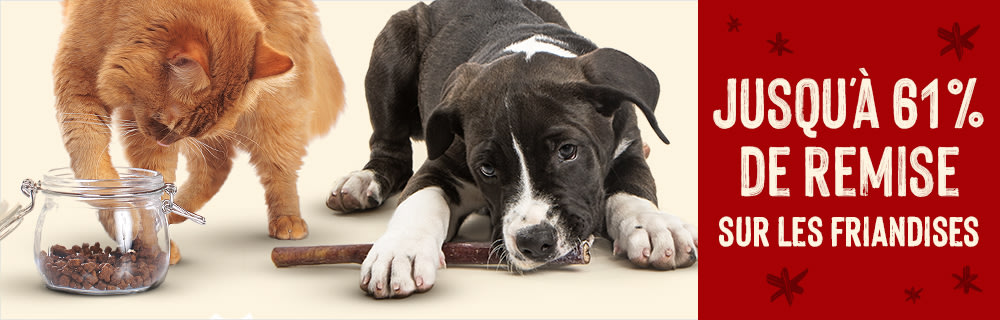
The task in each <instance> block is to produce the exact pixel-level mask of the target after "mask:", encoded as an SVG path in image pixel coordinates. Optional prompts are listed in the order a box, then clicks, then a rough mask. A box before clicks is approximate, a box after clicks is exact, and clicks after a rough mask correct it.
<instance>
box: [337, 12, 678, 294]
mask: <svg viewBox="0 0 1000 320" xmlns="http://www.w3.org/2000/svg"><path fill="white" fill-rule="evenodd" d="M365 89H366V95H367V99H368V108H369V112H370V117H371V122H372V127H373V129H374V132H373V134H372V136H371V140H370V144H371V158H370V160H369V162H368V164H367V165H366V166H365V167H364V169H363V170H361V171H357V172H354V173H351V174H349V175H348V176H346V177H343V178H341V179H339V180H338V181H337V182H336V183H335V186H334V189H333V191H332V192H331V195H330V197H329V200H328V201H327V206H329V207H330V208H332V209H334V210H337V211H341V212H349V211H355V210H361V209H369V208H374V207H377V206H379V205H381V204H382V202H383V201H384V200H385V198H386V197H388V196H390V195H392V194H394V193H396V192H400V191H402V196H401V198H400V199H401V202H400V203H399V206H398V208H397V209H396V211H395V213H394V215H393V216H392V219H391V220H390V221H389V225H388V228H387V230H386V233H385V235H383V236H382V237H381V238H379V239H378V240H377V241H376V242H375V244H374V246H373V247H372V250H371V252H369V254H368V257H367V259H365V261H364V263H363V264H362V266H361V287H362V289H363V290H365V291H367V292H368V293H369V294H371V295H373V296H374V297H376V298H385V297H402V296H407V295H409V294H411V293H413V292H415V291H416V292H423V291H426V290H429V289H430V288H431V287H432V286H433V285H434V280H435V273H436V270H437V269H438V268H439V267H442V266H444V256H443V254H442V252H441V246H442V244H443V243H444V242H445V241H446V240H447V239H450V238H451V237H452V236H454V234H455V232H456V230H457V228H458V224H459V223H460V222H461V221H462V220H463V219H464V218H465V217H466V216H467V215H468V214H470V213H472V212H477V211H478V212H487V213H488V214H489V216H490V220H491V222H492V224H493V230H494V231H493V237H494V239H501V240H503V241H502V245H503V247H504V249H505V250H506V259H507V260H508V261H507V262H508V263H510V264H511V266H513V267H514V268H516V269H518V270H531V269H534V268H537V267H539V266H542V265H544V264H545V263H547V262H549V261H551V260H553V259H556V258H558V257H560V256H562V255H564V254H566V253H567V252H568V251H569V250H570V249H571V248H573V247H575V246H577V245H578V244H579V242H580V241H586V240H587V239H589V238H591V237H592V236H593V235H599V236H604V237H607V238H610V239H613V240H614V241H615V242H614V246H615V252H616V253H618V254H624V255H627V256H628V258H629V259H630V260H631V261H633V262H634V263H635V264H637V265H639V266H650V267H653V268H657V269H674V268H680V267H687V266H690V265H692V264H694V263H695V261H696V260H697V258H696V256H697V253H696V252H697V231H696V229H695V228H693V227H692V226H690V225H688V224H686V223H684V222H683V221H681V220H680V219H679V218H677V217H676V216H673V215H670V214H666V213H663V212H660V211H659V210H658V209H657V207H656V186H655V184H654V182H653V178H652V176H651V174H650V171H649V167H648V166H647V164H646V161H645V158H644V157H643V152H642V141H641V139H640V135H639V129H638V126H637V122H636V121H637V116H636V112H635V108H633V107H632V106H633V105H635V106H636V107H638V109H639V110H641V111H642V112H643V114H645V116H646V118H647V119H648V121H649V122H650V124H651V125H652V127H653V128H654V129H655V130H656V133H657V134H658V135H659V137H660V139H662V140H663V141H664V142H666V141H667V139H666V137H665V136H664V135H663V133H662V132H660V130H659V128H658V127H657V124H656V120H655V118H653V108H654V107H655V105H656V102H657V99H658V97H659V83H658V82H657V79H656V75H655V74H653V72H652V71H650V70H649V69H648V68H647V67H646V66H644V65H643V64H641V63H639V62H637V61H635V60H634V59H633V58H631V57H630V56H628V55H626V54H625V53H622V52H620V51H617V50H614V49H608V48H598V47H597V46H596V45H595V44H593V43H592V42H590V41H589V40H587V39H586V38H584V37H582V36H580V35H577V34H576V33H574V32H573V31H571V30H570V29H569V26H568V25H567V23H566V21H565V20H563V18H562V16H561V15H560V13H559V12H558V11H557V10H556V9H555V8H554V7H552V6H551V5H549V4H548V3H546V2H542V1H533V0H438V1H435V2H433V3H432V4H430V5H426V4H424V3H418V4H416V5H414V6H413V7H411V8H410V9H409V10H406V11H401V12H399V13H397V14H395V15H394V16H393V17H392V18H391V19H390V20H389V22H388V23H387V24H386V26H385V28H384V29H383V30H382V32H381V33H380V34H379V36H378V38H377V39H376V40H375V46H374V50H373V52H372V58H371V64H370V66H369V69H368V75H367V78H366V79H365ZM410 138H413V139H425V140H426V143H427V154H428V160H427V162H425V163H424V164H423V166H422V167H421V168H420V169H419V170H418V171H417V172H416V174H413V171H412V169H411V168H412V167H413V166H412V163H413V162H412V161H413V160H412V149H411V146H410Z"/></svg>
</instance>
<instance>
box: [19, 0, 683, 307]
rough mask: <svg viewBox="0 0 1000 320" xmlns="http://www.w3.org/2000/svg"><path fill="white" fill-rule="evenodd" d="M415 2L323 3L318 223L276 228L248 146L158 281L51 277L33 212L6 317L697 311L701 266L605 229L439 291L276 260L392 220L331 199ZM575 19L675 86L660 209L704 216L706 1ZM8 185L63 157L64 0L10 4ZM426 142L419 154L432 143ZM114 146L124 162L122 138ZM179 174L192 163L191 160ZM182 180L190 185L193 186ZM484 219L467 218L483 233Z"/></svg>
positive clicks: (174, 231)
mask: <svg viewBox="0 0 1000 320" xmlns="http://www.w3.org/2000/svg"><path fill="white" fill-rule="evenodd" d="M413 3H414V2H411V1H398V2H397V1H370V2H366V1H355V2H348V1H323V2H318V6H319V8H320V12H319V14H320V18H321V21H322V22H323V33H324V35H325V36H326V39H327V41H328V43H329V45H330V47H331V49H332V51H333V55H334V58H335V59H336V61H337V63H338V64H339V65H340V67H341V70H342V72H343V76H344V79H345V81H346V83H347V98H348V109H347V111H346V112H345V113H344V114H343V115H342V117H341V118H340V120H339V122H338V123H337V127H336V128H335V129H334V130H333V131H332V132H331V134H329V135H327V136H326V137H324V138H321V139H317V140H314V141H313V142H312V144H311V145H310V146H309V152H310V154H309V156H307V158H306V159H305V163H306V164H305V166H304V167H303V168H302V170H301V171H300V176H301V178H300V179H299V191H300V194H301V201H302V215H303V217H304V218H305V219H306V221H307V222H309V226H310V231H311V234H310V236H309V238H307V239H305V240H302V241H279V240H274V239H271V238H268V237H267V235H266V221H265V205H264V199H263V189H262V188H261V187H260V185H259V183H258V180H257V177H256V175H255V173H254V171H253V169H252V168H251V167H250V166H249V165H248V164H247V156H246V155H245V154H242V155H240V156H239V157H238V158H237V159H236V166H235V168H234V169H233V172H232V174H231V175H230V178H229V181H228V182H227V183H226V185H225V186H223V188H222V190H221V192H219V194H218V195H216V196H215V198H214V199H213V200H212V201H210V202H209V203H208V205H207V206H205V208H204V209H202V210H201V211H200V213H201V214H203V215H205V216H206V217H207V218H208V222H209V223H208V225H205V226H198V225H194V224H192V223H190V222H189V223H184V224H180V225H175V226H172V227H171V229H170V232H171V237H172V238H173V239H175V240H176V241H177V243H178V246H179V247H180V248H181V250H182V253H183V256H184V260H183V261H182V263H181V264H179V265H177V266H174V267H172V268H171V269H170V271H169V274H168V275H167V279H166V282H164V284H163V285H162V286H161V287H159V288H157V289H155V290H153V291H150V292H147V293H142V294H137V295H131V296H117V297H84V296H77V295H69V294H62V293H57V292H54V291H50V290H47V289H45V287H44V285H43V283H42V280H41V278H40V276H39V275H38V273H37V271H36V269H35V265H34V262H33V261H32V241H33V232H32V231H33V229H34V228H35V224H36V219H37V217H38V214H37V212H35V213H32V215H30V216H29V217H28V219H26V221H25V222H24V224H22V225H21V227H20V229H18V230H17V231H16V232H14V233H13V234H12V235H11V236H10V237H8V238H7V239H5V240H3V242H2V243H0V318H4V319H7V318H34V317H41V318H119V317H120V318H209V317H213V316H216V317H223V318H229V319H233V318H243V317H246V316H248V315H250V316H252V317H254V318H395V317H406V318H483V317H488V318H525V317H526V318H546V317H557V318H677V317H679V318H694V317H697V305H698V300H697V298H698V287H697V282H698V281H697V279H698V268H697V266H695V267H693V268H690V269H685V270H678V271H672V272H657V271H649V270H641V269H636V268H633V267H631V266H630V264H629V263H628V262H627V261H625V260H623V259H617V258H613V257H611V256H610V253H609V252H610V244H609V242H607V241H599V242H598V243H597V245H596V248H595V250H594V255H595V258H594V260H593V261H592V263H591V264H590V265H587V266H575V267H566V268H561V269H550V270H545V271H541V272H532V273H528V274H523V275H519V274H516V273H509V272H507V271H506V270H500V271H496V270H494V269H483V268H468V267H466V268H457V267H456V268H449V269H445V270H441V271H439V273H438V274H439V275H438V284H437V286H436V287H435V288H434V289H433V290H431V291H430V292H429V293H425V294H419V295H416V296H413V297H411V298H407V299H403V300H389V301H375V300H373V299H371V298H369V297H367V296H365V295H364V293H363V292H362V291H361V290H359V289H358V285H357V283H358V277H359V274H358V273H359V267H358V266H357V265H342V266H320V267H299V268H289V269H276V268H275V267H274V266H273V265H272V264H271V262H270V259H269V254H270V250H271V248H272V247H275V246H296V245H319V244H347V243H367V242H371V241H374V240H375V239H376V238H377V237H378V236H379V235H381V233H382V232H383V230H384V228H385V223H386V221H387V220H388V218H389V217H390V215H391V212H392V209H393V208H394V207H395V199H392V200H391V201H389V202H388V203H387V205H385V206H383V207H382V208H381V209H379V210H376V211H373V212H366V213H359V214H352V215H337V214H333V213H332V212H331V211H330V210H329V209H327V208H326V207H325V205H324V201H325V199H326V196H327V193H328V192H329V188H330V184H331V183H332V181H333V179H335V178H336V177H338V176H340V175H342V174H345V173H348V172H350V171H352V170H357V169H359V168H361V166H362V165H363V164H364V163H365V160H366V159H367V158H368V146H367V141H368V136H369V134H370V133H371V128H370V126H369V124H368V114H367V112H368V110H367V107H366V104H365V101H364V94H363V84H362V83H363V79H364V73H365V71H366V70H367V67H368V66H367V63H368V57H369V54H370V53H371V46H372V41H373V40H374V38H375V35H376V34H377V33H378V31H379V30H381V28H382V26H383V25H384V23H385V21H386V20H387V19H388V18H389V16H391V15H392V14H393V13H395V12H397V11H399V10H403V9H406V8H408V7H409V6H410V5H412V4H413ZM555 5H556V6H557V7H558V8H559V9H560V10H561V11H562V13H563V15H564V16H565V18H566V19H567V20H568V21H569V23H570V26H571V27H573V28H574V29H575V30H576V31H577V32H579V33H581V34H583V35H585V36H587V37H589V38H590V39H591V40H593V41H595V42H596V43H597V44H599V45H601V46H605V47H614V48H617V49H620V50H623V51H625V52H627V53H629V54H631V55H632V56H633V57H635V58H636V59H638V60H639V61H642V62H644V63H645V64H647V65H648V66H649V67H650V68H651V69H653V71H655V72H656V73H657V75H658V76H659V78H660V84H661V86H662V88H663V90H662V94H661V97H660V101H659V108H658V110H657V112H656V114H657V116H658V118H659V120H660V122H661V125H662V127H663V129H664V131H665V132H666V133H667V136H668V137H670V139H671V142H673V143H672V144H671V145H669V146H667V145H663V144H660V143H656V142H657V140H656V139H655V136H654V135H652V132H651V130H649V128H648V126H647V125H645V124H644V123H643V124H641V127H642V129H643V132H644V136H645V137H646V140H647V141H649V142H652V155H651V157H650V158H649V161H650V162H651V166H652V168H653V172H654V175H655V177H656V179H657V181H658V182H659V197H660V205H661V208H662V209H664V210H666V211H668V212H671V213H674V214H676V215H679V216H681V217H682V218H683V219H684V220H686V221H688V222H690V223H692V224H695V225H697V223H698V216H697V212H698V207H697V199H698V197H697V187H698V182H697V170H698V168H697V123H696V103H697V84H696V83H697V76H698V75H697V65H698V63H697V62H698V61H697V3H696V2H694V1H664V2H655V1H637V2H624V1H623V2H619V1H607V2H591V1H557V2H555ZM0 6H2V7H0V13H2V17H0V23H2V25H0V31H2V35H0V40H2V43H0V48H2V53H0V59H2V60H0V64H2V65H0V71H2V77H0V85H2V88H0V107H2V109H0V122H2V123H0V139H2V141H0V147H2V149H0V156H2V157H0V195H2V197H3V199H5V200H8V201H18V202H22V203H24V202H25V198H24V197H23V196H21V195H20V193H19V192H18V186H20V181H21V180H22V179H24V178H33V179H38V178H41V176H42V174H43V173H44V172H45V171H47V170H49V169H51V168H56V167H62V166H66V165H67V164H68V156H67V155H66V152H65V150H64V149H63V146H62V141H61V139H60V135H59V132H58V129H57V126H56V123H55V117H54V114H55V112H54V108H53V107H52V106H53V104H54V98H53V95H52V77H51V70H52V67H51V65H52V61H53V57H54V52H55V48H56V44H57V39H58V36H59V33H60V31H61V29H62V23H61V13H60V5H59V3H57V2H55V1H44V2H15V1H3V2H2V3H0ZM423 148H424V147H423V145H422V144H419V145H417V146H415V148H414V149H415V150H416V152H417V154H416V155H415V156H416V159H417V161H416V163H417V164H419V163H420V162H421V159H423V158H424V157H425V156H424V149H423ZM111 152H112V153H111V154H112V158H113V159H114V161H115V163H116V164H117V165H122V166H124V165H127V163H125V162H124V158H123V156H121V148H120V146H119V145H118V144H117V142H115V143H114V144H113V145H112V146H111ZM178 173H179V178H180V179H181V180H180V181H183V180H182V179H184V178H185V177H186V173H185V172H184V168H183V166H182V167H181V169H180V170H179V172H178ZM181 187H182V188H183V186H181ZM486 229H487V226H486V222H485V221H484V220H483V219H478V220H472V221H470V222H468V223H467V226H466V228H465V229H463V231H462V235H463V236H464V237H466V238H470V239H484V238H485V235H484V234H483V232H484V230H486Z"/></svg>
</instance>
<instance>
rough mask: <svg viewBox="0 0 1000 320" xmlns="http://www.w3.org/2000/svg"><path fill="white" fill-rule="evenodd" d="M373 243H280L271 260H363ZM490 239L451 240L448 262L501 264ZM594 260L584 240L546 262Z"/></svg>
mask: <svg viewBox="0 0 1000 320" xmlns="http://www.w3.org/2000/svg"><path fill="white" fill-rule="evenodd" d="M371 248H372V245H371V244H348V245H339V246H314V247H277V248H274V250H271V261H273V262H274V265H275V266H276V267H279V268H281V267H292V266H302V265H316V264H340V263H361V262H363V261H365V257H366V256H367V255H368V250H371ZM492 250H493V248H492V246H491V244H490V243H488V242H448V243H445V244H444V246H442V247H441V251H443V252H444V258H445V262H447V263H448V264H499V263H500V254H498V253H496V252H492V253H491V251H492ZM587 263H590V244H588V243H586V242H583V243H581V244H580V245H579V246H577V247H576V248H573V250H571V251H570V252H569V253H567V254H566V255H564V256H562V257H559V258H557V259H555V260H552V261H550V262H549V263H548V264H546V265H564V264H587Z"/></svg>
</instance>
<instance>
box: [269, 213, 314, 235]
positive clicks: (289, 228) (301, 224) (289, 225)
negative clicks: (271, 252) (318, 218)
mask: <svg viewBox="0 0 1000 320" xmlns="http://www.w3.org/2000/svg"><path fill="white" fill-rule="evenodd" d="M267 232H268V234H269V235H270V236H271V238H275V239H279V240H300V239H304V238H305V237H306V236H307V235H309V226H308V225H306V221H305V220H302V217H299V216H278V217H273V218H271V219H270V221H268V223H267Z"/></svg>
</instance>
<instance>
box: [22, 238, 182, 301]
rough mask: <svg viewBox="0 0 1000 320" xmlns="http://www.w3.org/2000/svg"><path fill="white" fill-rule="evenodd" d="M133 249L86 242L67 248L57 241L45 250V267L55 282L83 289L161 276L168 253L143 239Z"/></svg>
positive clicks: (143, 283)
mask: <svg viewBox="0 0 1000 320" xmlns="http://www.w3.org/2000/svg"><path fill="white" fill-rule="evenodd" d="M133 248H135V250H133V249H129V250H127V251H125V252H122V250H121V248H115V249H114V250H112V249H111V247H110V246H108V247H105V248H104V249H101V244H100V243H99V242H98V243H94V244H93V245H90V244H89V243H83V244H82V245H74V246H73V247H71V248H69V249H67V248H66V247H64V246H62V245H54V246H52V247H50V248H49V252H48V253H46V252H45V251H42V253H41V255H39V257H42V258H41V259H43V262H42V266H43V267H42V269H43V273H44V274H45V277H46V278H47V279H48V280H49V282H51V283H52V284H53V285H56V286H59V287H64V288H74V289H84V290H95V289H96V290H119V289H129V288H140V287H148V286H150V285H152V284H153V283H154V282H156V281H157V280H158V279H159V278H160V277H162V275H163V272H164V271H165V270H164V269H165V268H166V263H165V262H166V259H167V253H166V252H163V251H162V250H159V248H157V247H155V246H154V247H153V248H148V247H146V246H143V245H142V240H138V239H137V240H136V241H135V242H134V243H133Z"/></svg>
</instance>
